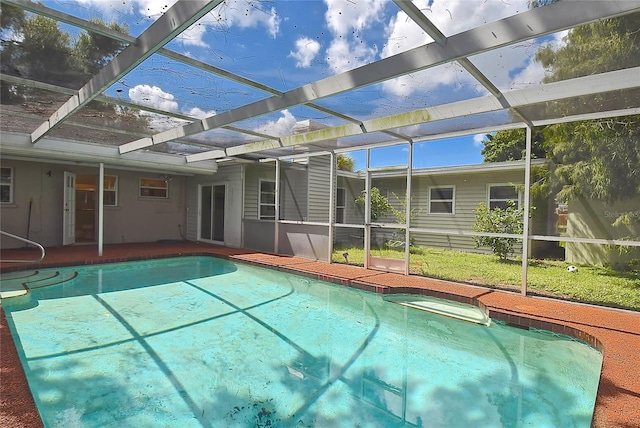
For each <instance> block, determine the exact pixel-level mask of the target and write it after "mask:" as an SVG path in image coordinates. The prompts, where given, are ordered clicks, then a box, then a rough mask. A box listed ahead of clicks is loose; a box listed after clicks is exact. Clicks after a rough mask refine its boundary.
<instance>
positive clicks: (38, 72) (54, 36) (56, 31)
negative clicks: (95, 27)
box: [18, 15, 71, 83]
mask: <svg viewBox="0 0 640 428" xmlns="http://www.w3.org/2000/svg"><path fill="white" fill-rule="evenodd" d="M70 42H71V36H70V35H69V33H66V32H63V31H61V30H60V27H59V26H58V23H57V22H56V21H54V20H52V19H49V18H45V17H42V16H40V15H36V16H34V17H32V18H30V19H28V20H27V21H26V23H25V25H24V26H23V41H22V46H21V48H22V49H21V50H22V54H21V55H20V57H19V59H18V67H19V68H20V70H21V71H22V74H23V75H25V76H28V77H29V78H32V79H36V80H43V79H46V80H48V81H51V79H52V78H53V82H52V83H54V82H55V83H59V82H60V81H63V82H64V81H66V80H67V79H66V77H65V75H66V73H67V72H69V68H70V67H69V66H70V64H69V56H70V53H71V48H70V47H69V44H70Z"/></svg>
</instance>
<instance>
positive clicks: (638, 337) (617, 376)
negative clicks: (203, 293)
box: [0, 242, 640, 428]
mask: <svg viewBox="0 0 640 428" xmlns="http://www.w3.org/2000/svg"><path fill="white" fill-rule="evenodd" d="M183 255H215V256H218V257H225V258H229V259H230V260H237V261H241V262H245V263H250V264H255V265H260V266H267V267H271V268H275V269H279V270H283V271H287V272H292V273H297V274H301V275H305V276H308V277H311V278H318V279H321V280H325V281H329V282H332V283H335V284H341V285H345V286H351V287H355V288H360V289H364V290H370V291H375V292H378V293H406V292H412V293H418V294H424V295H428V296H434V297H442V298H448V299H453V300H457V301H460V302H463V303H472V304H475V305H477V306H479V307H481V308H483V309H485V310H486V311H487V312H488V314H489V315H490V316H491V317H492V318H494V319H500V320H502V321H505V322H507V323H509V324H513V325H518V326H521V327H533V328H540V329H545V330H551V331H555V332H558V333H562V334H569V335H572V336H574V337H576V338H578V339H581V340H583V341H585V342H588V343H590V344H592V345H593V346H595V347H597V348H598V349H599V350H600V351H602V352H603V355H604V360H603V366H602V374H601V378H600V385H599V388H598V396H597V399H596V407H595V413H594V418H593V423H592V426H593V427H607V428H609V427H612V428H613V427H616V428H631V427H639V426H640V368H639V367H640V312H633V311H624V310H618V309H608V308H603V307H598V306H591V305H584V304H576V303H570V302H564V301H559V300H554V299H548V298H541V297H524V296H521V295H520V294H516V293H510V292H504V291H499V290H493V289H488V288H482V287H474V286H470V285H465V284H458V283H453V282H448V281H440V280H433V279H429V278H423V277H417V276H408V277H407V276H404V275H400V274H395V273H385V272H381V271H376V270H366V269H363V268H361V267H356V266H347V265H342V264H328V263H323V262H317V261H311V260H307V259H302V258H297V257H287V256H276V255H272V254H265V253H260V252H256V251H251V250H243V249H233V248H226V247H220V246H214V245H208V244H203V243H194V242H166V243H165V242H163V243H142V244H119V245H107V246H105V247H104V251H103V255H102V257H99V256H98V253H97V248H96V247H95V246H80V245H78V246H69V247H63V248H48V249H47V256H46V257H45V259H44V260H43V261H42V262H40V263H38V264H26V263H0V270H2V272H7V271H11V270H23V269H38V268H46V267H59V266H73V265H79V264H97V263H112V262H120V261H127V260H148V259H153V258H161V257H169V256H183ZM1 257H2V258H3V259H16V258H20V259H22V258H29V257H37V254H36V252H35V251H34V252H31V251H30V250H22V249H19V250H5V251H3V252H2V255H1ZM0 312H1V313H0V426H5V427H15V428H17V427H29V428H34V427H39V426H40V427H41V426H42V422H41V420H40V417H39V415H38V412H37V410H36V407H35V404H34V401H33V398H32V396H31V392H30V391H29V387H28V385H27V381H26V378H25V375H24V371H23V370H22V366H21V365H20V360H19V358H18V354H17V351H16V348H15V345H14V343H13V340H12V338H11V333H10V331H9V328H8V326H7V321H6V318H5V315H4V311H2V308H1V305H0Z"/></svg>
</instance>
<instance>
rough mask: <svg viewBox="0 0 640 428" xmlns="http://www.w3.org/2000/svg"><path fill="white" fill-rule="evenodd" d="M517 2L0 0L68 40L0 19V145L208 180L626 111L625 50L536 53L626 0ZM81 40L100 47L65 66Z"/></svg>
mask: <svg viewBox="0 0 640 428" xmlns="http://www.w3.org/2000/svg"><path fill="white" fill-rule="evenodd" d="M529 3H530V2H528V1H519V0H514V1H512V2H504V1H494V0H487V1H468V0H459V1H454V0H450V1H444V0H431V1H418V0H416V1H413V2H412V1H401V0H395V1H383V0H375V1H363V0H353V1H346V0H345V1H342V0H335V1H329V0H326V1H320V0H316V1H246V0H228V1H219V0H214V1H203V0H178V1H175V2H168V3H165V2H149V1H142V0H138V1H127V0H125V1H122V0H120V1H117V2H116V1H113V2H112V1H108V0H101V1H97V0H95V1H91V0H84V1H71V0H70V1H64V2H60V1H43V2H41V3H33V2H30V1H26V0H1V7H2V14H3V15H4V16H3V18H6V17H8V16H9V12H11V11H12V10H19V11H21V13H23V14H24V16H25V17H26V18H27V20H29V22H31V23H32V24H34V23H38V22H39V23H42V22H49V23H50V22H55V24H56V26H57V28H58V30H59V33H61V34H64V35H66V37H67V39H65V40H68V46H72V47H68V48H64V47H62V48H57V50H56V51H55V52H53V51H52V52H51V53H50V54H49V53H47V54H45V55H43V54H42V53H40V54H39V55H38V54H36V53H34V52H37V49H34V48H33V46H31V45H29V44H28V43H27V40H32V39H34V38H36V37H34V36H33V35H32V36H31V38H27V36H26V35H25V34H26V30H24V28H26V25H25V26H24V28H23V30H24V32H25V33H24V34H22V33H21V32H20V30H19V29H18V30H16V28H19V27H10V26H6V25H5V24H3V29H2V34H3V36H2V40H3V45H2V53H3V55H2V57H3V58H4V59H3V61H2V70H1V74H0V79H1V80H0V83H1V85H2V89H3V90H2V94H3V97H2V99H1V102H2V104H1V118H0V119H1V120H0V125H1V126H0V131H1V134H0V135H1V136H2V144H1V145H0V154H1V155H2V156H3V157H13V158H29V159H40V160H47V161H55V160H57V161H66V162H69V161H72V162H85V163H90V164H96V163H99V162H102V163H104V164H105V165H108V166H114V167H115V166H120V167H127V166H129V167H135V168H147V169H150V170H157V171H163V172H175V173H186V174H200V173H203V174H209V173H212V172H215V171H216V169H217V165H218V164H219V163H221V162H225V163H226V162H254V161H260V160H264V159H273V158H280V159H287V158H290V157H298V156H306V155H314V154H326V153H330V152H336V153H344V152H349V151H353V150H359V149H363V148H370V147H379V146H387V145H393V144H408V143H418V142H427V143H428V142H429V141H432V140H439V139H444V138H448V137H454V136H464V135H477V134H483V133H489V132H493V131H498V130H502V129H512V128H522V127H525V126H539V125H546V124H552V123H558V122H566V121H576V120H584V119H592V118H602V117H614V116H623V115H629V114H638V113H640V59H639V58H636V59H634V60H631V61H624V63H621V64H609V66H608V67H607V69H608V70H609V71H607V72H599V71H598V70H596V69H594V70H591V71H590V70H589V69H588V65H587V67H586V68H587V69H586V71H584V72H583V73H582V75H581V76H579V77H575V78H570V79H564V80H563V79H558V78H556V79H553V81H550V79H545V76H547V75H548V72H549V71H548V70H545V69H544V68H543V67H542V65H541V64H540V62H539V61H537V60H536V53H537V52H539V51H540V50H542V49H545V48H546V47H549V46H551V47H557V46H561V45H562V44H563V43H564V40H565V36H566V35H567V34H568V32H570V31H572V29H574V28H576V27H579V26H582V25H585V24H589V23H592V22H595V21H598V20H603V19H608V18H616V17H620V16H624V15H631V14H634V15H632V16H638V21H639V24H640V0H638V1H636V0H602V1H597V0H593V1H569V0H561V1H557V2H539V3H545V4H544V5H538V6H537V7H533V6H531V5H530V4H529ZM14 8H17V9H14ZM36 18H38V19H36ZM43 18H46V20H44V19H43ZM38 20H39V21H38ZM49 20H52V21H49ZM4 21H5V22H6V19H5V20H4ZM114 22H115V23H117V24H119V26H118V27H115V26H113V25H111V26H110V27H108V28H107V27H106V26H105V25H104V24H110V23H114ZM34 25H35V24H34ZM41 25H42V24H41ZM639 28H640V26H639ZM31 31H33V30H31ZM83 40H84V41H86V40H93V41H94V43H102V42H105V41H107V42H110V43H112V45H114V46H116V47H117V49H116V51H115V52H114V53H113V54H108V55H106V56H104V57H100V58H96V59H95V60H94V61H93V62H91V63H90V64H92V66H90V67H87V66H86V63H84V64H85V66H84V68H82V67H80V66H78V63H79V60H78V58H80V57H81V56H82V55H85V56H86V55H87V54H86V53H84V54H79V53H78V52H79V49H78V46H81V43H80V42H81V41H83ZM8 49H12V50H11V51H9V50H8ZM594 63H596V62H594ZM92 68H93V69H92ZM451 155H452V156H455V150H454V149H452V153H451Z"/></svg>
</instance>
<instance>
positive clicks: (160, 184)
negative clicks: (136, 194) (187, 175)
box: [140, 178, 169, 198]
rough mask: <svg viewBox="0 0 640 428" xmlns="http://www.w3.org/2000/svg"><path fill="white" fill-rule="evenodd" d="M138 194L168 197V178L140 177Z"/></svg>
mask: <svg viewBox="0 0 640 428" xmlns="http://www.w3.org/2000/svg"><path fill="white" fill-rule="evenodd" d="M140 196H141V197H143V198H168V197H169V180H161V179H158V178H141V179H140Z"/></svg>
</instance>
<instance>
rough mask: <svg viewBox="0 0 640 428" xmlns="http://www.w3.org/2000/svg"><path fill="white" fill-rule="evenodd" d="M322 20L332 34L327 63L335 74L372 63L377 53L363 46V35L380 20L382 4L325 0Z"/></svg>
mask: <svg viewBox="0 0 640 428" xmlns="http://www.w3.org/2000/svg"><path fill="white" fill-rule="evenodd" d="M324 2H325V4H326V6H327V11H326V12H325V20H326V22H327V26H328V27H329V29H330V30H331V33H332V34H333V37H334V38H333V40H332V42H331V43H330V45H329V47H328V48H327V62H328V64H329V67H330V68H331V70H332V71H333V72H334V73H341V72H343V71H347V70H351V69H353V68H356V67H359V66H361V65H363V64H367V63H369V62H371V61H373V60H375V58H376V56H377V54H378V50H377V48H376V47H373V46H369V45H368V44H367V43H365V40H364V36H363V35H362V33H363V32H364V30H366V29H367V28H370V27H371V26H372V25H373V24H375V23H377V22H380V21H381V20H382V12H383V9H384V5H385V3H384V2H381V1H379V0H364V1H357V2H354V1H347V0H324Z"/></svg>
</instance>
